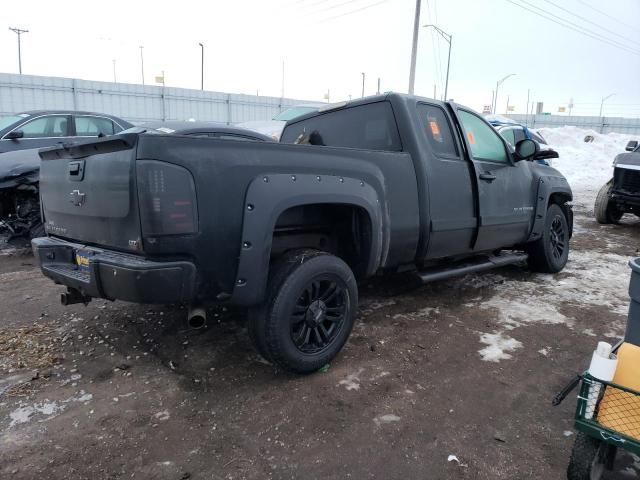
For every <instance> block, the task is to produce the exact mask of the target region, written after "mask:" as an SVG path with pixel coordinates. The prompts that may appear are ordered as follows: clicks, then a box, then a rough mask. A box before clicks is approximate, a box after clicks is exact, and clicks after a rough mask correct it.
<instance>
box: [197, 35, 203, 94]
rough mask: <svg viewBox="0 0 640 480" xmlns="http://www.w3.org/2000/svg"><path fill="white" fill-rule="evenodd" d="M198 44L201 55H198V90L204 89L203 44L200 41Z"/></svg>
mask: <svg viewBox="0 0 640 480" xmlns="http://www.w3.org/2000/svg"><path fill="white" fill-rule="evenodd" d="M198 45H200V50H201V55H200V90H204V45H203V44H202V43H198Z"/></svg>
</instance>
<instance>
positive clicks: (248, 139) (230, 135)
mask: <svg viewBox="0 0 640 480" xmlns="http://www.w3.org/2000/svg"><path fill="white" fill-rule="evenodd" d="M217 138H219V139H220V140H237V141H241V142H256V141H258V139H256V138H251V137H246V136H244V135H235V134H233V133H221V134H220V135H218V137H217Z"/></svg>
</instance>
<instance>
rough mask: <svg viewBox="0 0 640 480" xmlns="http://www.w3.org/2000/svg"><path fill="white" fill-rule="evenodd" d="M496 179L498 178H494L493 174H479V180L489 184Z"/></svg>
mask: <svg viewBox="0 0 640 480" xmlns="http://www.w3.org/2000/svg"><path fill="white" fill-rule="evenodd" d="M496 178H498V177H496V176H495V175H494V174H493V173H489V172H487V173H481V174H480V180H486V181H487V182H489V183H491V182H493V181H494V180H495V179H496Z"/></svg>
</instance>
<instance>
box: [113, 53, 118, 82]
mask: <svg viewBox="0 0 640 480" xmlns="http://www.w3.org/2000/svg"><path fill="white" fill-rule="evenodd" d="M113 83H118V80H116V59H115V58H114V59H113Z"/></svg>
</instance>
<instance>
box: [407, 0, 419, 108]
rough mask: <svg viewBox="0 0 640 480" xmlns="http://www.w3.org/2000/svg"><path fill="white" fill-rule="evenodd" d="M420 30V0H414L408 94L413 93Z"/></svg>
mask: <svg viewBox="0 0 640 480" xmlns="http://www.w3.org/2000/svg"><path fill="white" fill-rule="evenodd" d="M419 32H420V0H416V14H415V18H414V19H413V43H412V44H411V67H410V69H409V95H413V85H414V84H415V81H416V56H417V55H418V33H419Z"/></svg>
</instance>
